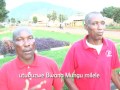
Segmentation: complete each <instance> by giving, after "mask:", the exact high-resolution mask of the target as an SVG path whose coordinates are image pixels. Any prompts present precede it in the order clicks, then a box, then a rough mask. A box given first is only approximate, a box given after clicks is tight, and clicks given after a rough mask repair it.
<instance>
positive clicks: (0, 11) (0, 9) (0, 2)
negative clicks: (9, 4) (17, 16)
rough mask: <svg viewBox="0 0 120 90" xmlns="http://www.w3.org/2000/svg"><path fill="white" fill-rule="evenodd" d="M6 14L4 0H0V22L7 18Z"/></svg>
mask: <svg viewBox="0 0 120 90" xmlns="http://www.w3.org/2000/svg"><path fill="white" fill-rule="evenodd" d="M7 14H8V11H7V10H6V3H5V1H4V0H0V22H3V21H4V20H5V19H6V18H7Z"/></svg>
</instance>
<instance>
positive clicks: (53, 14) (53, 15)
mask: <svg viewBox="0 0 120 90" xmlns="http://www.w3.org/2000/svg"><path fill="white" fill-rule="evenodd" d="M51 16H52V17H51V20H53V21H55V20H56V19H57V13H56V11H53V12H52V14H51Z"/></svg>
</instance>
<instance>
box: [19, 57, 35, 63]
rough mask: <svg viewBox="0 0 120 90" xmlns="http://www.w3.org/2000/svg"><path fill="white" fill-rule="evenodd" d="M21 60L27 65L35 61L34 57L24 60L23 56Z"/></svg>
mask: <svg viewBox="0 0 120 90" xmlns="http://www.w3.org/2000/svg"><path fill="white" fill-rule="evenodd" d="M20 60H21V61H22V62H23V63H24V64H26V65H30V64H32V63H33V61H34V57H33V58H31V59H29V60H24V59H21V58H20Z"/></svg>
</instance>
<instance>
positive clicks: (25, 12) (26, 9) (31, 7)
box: [8, 2, 77, 19]
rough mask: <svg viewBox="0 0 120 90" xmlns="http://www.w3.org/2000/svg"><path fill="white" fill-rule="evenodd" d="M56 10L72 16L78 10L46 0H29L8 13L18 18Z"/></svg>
mask: <svg viewBox="0 0 120 90" xmlns="http://www.w3.org/2000/svg"><path fill="white" fill-rule="evenodd" d="M53 10H54V11H56V12H57V14H60V13H61V14H64V15H66V16H71V15H73V14H75V13H77V11H76V10H73V9H71V8H66V7H61V6H57V5H53V4H50V3H45V2H29V3H25V4H23V5H21V6H18V7H16V8H14V9H12V10H11V11H10V13H9V14H8V16H9V18H12V17H14V18H17V19H27V18H28V17H30V16H31V15H32V14H34V13H39V14H42V15H47V14H48V13H50V12H51V11H53Z"/></svg>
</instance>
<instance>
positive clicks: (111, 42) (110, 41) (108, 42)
mask: <svg viewBox="0 0 120 90" xmlns="http://www.w3.org/2000/svg"><path fill="white" fill-rule="evenodd" d="M104 40H105V41H106V43H107V44H108V45H109V46H110V45H115V42H113V41H112V40H110V39H107V38H105V39H104Z"/></svg>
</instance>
